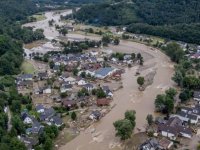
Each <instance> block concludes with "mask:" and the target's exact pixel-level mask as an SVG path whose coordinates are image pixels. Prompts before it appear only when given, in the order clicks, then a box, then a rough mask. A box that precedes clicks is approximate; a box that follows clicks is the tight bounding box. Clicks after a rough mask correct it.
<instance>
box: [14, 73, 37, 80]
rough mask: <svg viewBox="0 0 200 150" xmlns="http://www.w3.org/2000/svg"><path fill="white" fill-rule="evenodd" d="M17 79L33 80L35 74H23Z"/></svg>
mask: <svg viewBox="0 0 200 150" xmlns="http://www.w3.org/2000/svg"><path fill="white" fill-rule="evenodd" d="M17 80H21V81H32V80H33V75H32V74H22V75H20V76H18V77H17Z"/></svg>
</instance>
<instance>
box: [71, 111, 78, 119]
mask: <svg viewBox="0 0 200 150" xmlns="http://www.w3.org/2000/svg"><path fill="white" fill-rule="evenodd" d="M76 118H77V116H76V112H74V111H73V112H72V114H71V119H72V120H76Z"/></svg>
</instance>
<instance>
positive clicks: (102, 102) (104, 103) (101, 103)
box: [97, 98, 111, 106]
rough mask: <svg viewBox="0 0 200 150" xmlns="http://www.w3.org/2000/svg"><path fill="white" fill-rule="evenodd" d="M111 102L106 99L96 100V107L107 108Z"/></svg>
mask: <svg viewBox="0 0 200 150" xmlns="http://www.w3.org/2000/svg"><path fill="white" fill-rule="evenodd" d="M110 102H111V100H110V99H108V98H101V99H97V106H108V105H109V104H110Z"/></svg>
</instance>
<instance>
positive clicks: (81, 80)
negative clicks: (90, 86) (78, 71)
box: [77, 79, 87, 86]
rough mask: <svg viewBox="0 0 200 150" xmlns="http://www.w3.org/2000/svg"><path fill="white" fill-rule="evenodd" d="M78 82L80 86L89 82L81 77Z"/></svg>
mask: <svg viewBox="0 0 200 150" xmlns="http://www.w3.org/2000/svg"><path fill="white" fill-rule="evenodd" d="M77 84H78V85H79V86H82V85H85V84H87V83H86V81H85V80H84V79H79V80H78V81H77Z"/></svg>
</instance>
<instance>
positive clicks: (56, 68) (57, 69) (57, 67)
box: [53, 65, 60, 73]
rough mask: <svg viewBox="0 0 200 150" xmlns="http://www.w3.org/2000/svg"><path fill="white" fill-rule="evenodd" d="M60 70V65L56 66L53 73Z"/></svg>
mask: <svg viewBox="0 0 200 150" xmlns="http://www.w3.org/2000/svg"><path fill="white" fill-rule="evenodd" d="M59 70H60V65H55V66H54V67H53V72H54V73H56V72H58V71H59Z"/></svg>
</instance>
